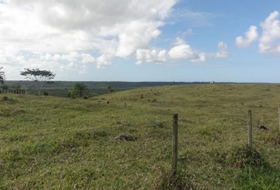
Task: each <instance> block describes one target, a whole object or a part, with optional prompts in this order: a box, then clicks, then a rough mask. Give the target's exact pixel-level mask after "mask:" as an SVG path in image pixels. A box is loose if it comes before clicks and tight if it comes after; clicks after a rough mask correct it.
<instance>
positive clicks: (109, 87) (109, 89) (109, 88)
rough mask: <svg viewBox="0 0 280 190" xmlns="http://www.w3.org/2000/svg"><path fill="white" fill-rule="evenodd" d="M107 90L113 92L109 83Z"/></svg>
mask: <svg viewBox="0 0 280 190" xmlns="http://www.w3.org/2000/svg"><path fill="white" fill-rule="evenodd" d="M107 89H108V91H109V92H110V93H111V94H112V93H113V92H114V89H113V88H112V86H111V85H110V86H108V88H107Z"/></svg>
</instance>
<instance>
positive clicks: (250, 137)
mask: <svg viewBox="0 0 280 190" xmlns="http://www.w3.org/2000/svg"><path fill="white" fill-rule="evenodd" d="M252 137H253V134H252V110H248V145H249V147H250V148H252Z"/></svg>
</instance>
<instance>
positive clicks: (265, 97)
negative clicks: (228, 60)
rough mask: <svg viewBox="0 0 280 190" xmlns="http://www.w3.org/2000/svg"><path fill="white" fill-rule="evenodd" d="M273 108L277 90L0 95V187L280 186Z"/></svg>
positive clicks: (224, 87) (215, 87)
mask: <svg viewBox="0 0 280 190" xmlns="http://www.w3.org/2000/svg"><path fill="white" fill-rule="evenodd" d="M4 96H7V97H8V99H6V100H4ZM278 105H280V86H279V85H276V84H201V85H180V86H161V87H148V88H139V89H134V90H128V91H122V92H117V93H113V94H106V95H101V96H95V97H93V98H91V99H87V100H84V99H67V98H60V97H51V96H35V95H22V94H0V144H1V147H0V169H1V173H0V189H106V190H107V189H190V188H192V189H280V145H279V122H278ZM248 110H252V113H253V148H254V150H253V151H247V149H246V147H245V145H246V144H247V141H248V139H247V131H248V129H247V114H248ZM174 113H178V114H179V147H178V149H179V155H178V174H177V178H176V179H173V178H171V177H170V172H171V158H172V122H173V121H172V117H173V114H174ZM258 124H262V125H264V126H266V127H267V128H268V130H259V129H258V128H257V125H258ZM121 134H127V135H130V137H131V138H130V139H129V140H121V139H120V138H118V136H119V135H121ZM244 147H245V148H244ZM246 151H247V152H246Z"/></svg>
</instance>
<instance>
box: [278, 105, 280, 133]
mask: <svg viewBox="0 0 280 190" xmlns="http://www.w3.org/2000/svg"><path fill="white" fill-rule="evenodd" d="M278 121H279V132H280V106H278Z"/></svg>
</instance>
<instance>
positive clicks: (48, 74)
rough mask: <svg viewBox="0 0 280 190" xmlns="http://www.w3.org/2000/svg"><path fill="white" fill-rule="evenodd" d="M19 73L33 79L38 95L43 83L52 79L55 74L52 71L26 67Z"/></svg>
mask: <svg viewBox="0 0 280 190" xmlns="http://www.w3.org/2000/svg"><path fill="white" fill-rule="evenodd" d="M20 75H22V76H25V78H26V79H30V80H33V81H34V82H35V86H36V88H37V90H38V95H40V93H41V89H42V87H43V83H44V82H47V81H49V80H52V79H54V77H55V74H54V73H53V72H52V71H48V70H40V69H27V68H25V69H24V71H21V72H20Z"/></svg>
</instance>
